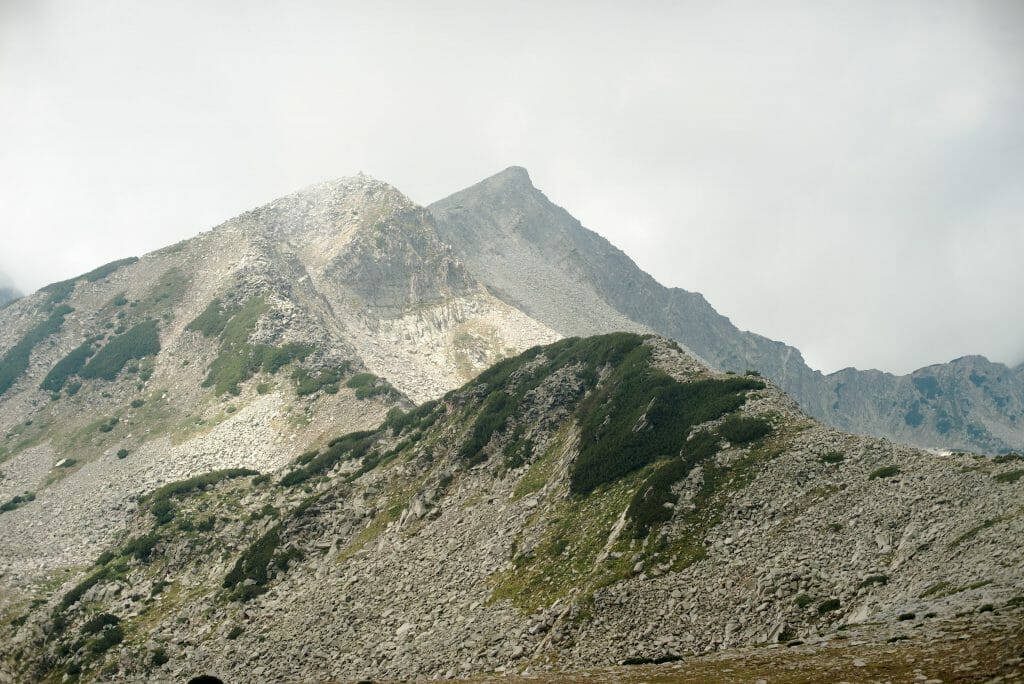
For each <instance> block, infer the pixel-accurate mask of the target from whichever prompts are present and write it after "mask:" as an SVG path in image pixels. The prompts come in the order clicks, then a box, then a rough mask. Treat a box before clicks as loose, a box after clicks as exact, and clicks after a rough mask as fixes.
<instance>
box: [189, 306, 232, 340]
mask: <svg viewBox="0 0 1024 684" xmlns="http://www.w3.org/2000/svg"><path fill="white" fill-rule="evenodd" d="M237 312H238V307H231V308H229V307H225V306H224V305H223V303H222V302H221V300H220V299H214V300H213V301H212V302H210V303H209V304H208V305H207V306H206V308H205V309H203V312H202V313H201V314H199V316H197V317H196V318H195V320H193V321H192V322H191V323H189V324H188V325H186V326H185V330H194V331H196V332H198V333H201V334H202V335H203V336H204V337H217V336H218V335H220V334H221V332H223V331H224V326H226V325H227V324H228V320H229V319H230V318H231V317H232V316H234V315H235V313H237Z"/></svg>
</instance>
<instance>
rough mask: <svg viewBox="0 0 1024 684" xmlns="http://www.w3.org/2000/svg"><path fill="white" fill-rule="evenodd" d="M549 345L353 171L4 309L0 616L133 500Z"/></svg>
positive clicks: (262, 464)
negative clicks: (352, 175) (28, 585)
mask: <svg viewBox="0 0 1024 684" xmlns="http://www.w3.org/2000/svg"><path fill="white" fill-rule="evenodd" d="M557 337H558V335H557V334H556V333H554V332H553V331H551V330H550V329H548V328H547V327H546V326H544V325H543V324H540V323H538V322H536V321H534V320H532V319H531V318H529V317H528V316H526V315H525V314H523V313H522V312H520V311H518V310H517V309H515V308H513V307H511V306H509V305H508V304H506V303H504V302H502V301H500V300H498V299H497V298H495V297H494V296H493V295H491V294H490V293H488V292H487V291H486V289H485V288H483V287H482V286H481V285H480V284H479V283H477V281H475V280H474V278H473V277H472V276H471V275H470V274H469V273H467V271H466V269H465V267H464V266H463V265H462V263H461V262H460V261H459V260H458V259H457V258H456V257H455V256H454V255H453V253H452V252H451V249H450V248H449V247H447V246H446V245H444V244H443V243H442V242H441V241H440V240H439V239H438V237H437V235H436V232H435V230H434V223H433V218H432V217H431V215H430V214H429V213H428V212H427V211H426V210H424V209H423V208H421V207H417V206H416V205H414V204H413V203H411V202H410V201H409V200H408V199H407V198H405V197H404V196H403V195H401V193H399V192H398V191H397V190H395V189H394V188H392V187H391V186H388V185H387V184H385V183H381V182H379V181H375V180H373V179H370V178H367V177H363V176H360V177H356V178H349V179H341V180H338V181H333V182H330V183H322V184H319V185H316V186H313V187H310V188H306V189H304V190H302V191H300V192H297V193H294V194H292V195H289V196H287V197H284V198H281V199H279V200H277V201H275V202H272V203H270V204H268V205H266V206H264V207H261V208H258V209H255V210H253V211H250V212H247V213H245V214H243V215H241V216H238V217H236V218H234V219H232V220H230V221H228V222H226V223H224V224H223V225H221V226H218V227H217V228H215V229H213V230H212V231H209V232H206V233H203V234H201V235H199V236H198V237H196V238H194V239H191V240H186V241H184V242H181V243H179V244H177V245H173V246H171V247H168V248H165V249H162V250H160V251H157V252H154V253H152V254H148V255H145V256H143V257H142V258H139V259H135V258H130V259H124V260H121V261H117V262H114V263H112V264H108V265H106V266H103V267H100V268H98V269H95V270H94V271H91V272H89V273H87V274H83V275H82V276H80V277H77V278H74V279H71V280H68V281H65V282H61V283H55V284H53V285H50V286H48V287H46V288H43V289H42V290H41V291H39V292H37V293H35V294H33V295H30V296H28V297H25V298H23V299H20V300H18V301H15V302H12V303H11V304H9V305H8V306H7V307H5V308H3V309H2V310H0V506H4V507H5V510H3V511H0V586H2V591H0V608H2V607H3V605H4V604H5V603H6V602H7V601H9V600H16V598H17V591H16V589H17V588H19V587H22V586H24V585H25V584H26V583H30V582H33V581H37V580H41V579H45V577H47V576H49V575H50V574H52V573H59V572H61V571H63V570H64V569H66V568H68V567H73V566H75V565H77V564H80V563H82V562H84V561H86V560H91V559H92V558H93V557H94V556H95V554H96V552H97V549H98V548H100V547H101V546H102V545H104V544H106V543H108V541H109V537H110V535H111V534H112V533H113V532H115V531H117V530H120V529H122V528H123V526H124V524H125V521H126V516H127V513H128V511H129V510H130V509H131V507H132V501H133V499H134V497H135V496H136V495H138V494H141V493H145V492H147V491H150V490H152V489H153V488H155V487H156V486H158V485H160V484H163V483H165V482H168V481H172V480H177V479H181V478H184V477H189V476H191V475H195V474H198V473H204V472H207V471H210V470H214V469H218V468H225V467H247V468H253V469H257V470H260V471H266V470H273V469H275V468H277V467H279V466H280V465H282V464H284V463H286V462H288V461H289V460H290V459H292V458H294V457H295V456H296V455H298V454H299V453H301V452H303V451H304V450H306V449H307V448H309V445H311V444H319V443H321V442H322V441H323V439H325V437H326V436H328V435H334V434H338V433H340V432H348V431H352V430H358V429H365V428H369V427H371V426H373V425H376V424H377V423H379V422H380V420H381V419H382V418H383V417H384V415H385V414H386V412H387V411H388V410H389V409H390V408H391V407H392V406H395V405H405V406H408V405H410V401H422V400H424V399H427V398H432V397H436V396H439V395H441V394H443V393H444V392H445V391H447V390H449V389H452V388H454V387H457V386H459V385H461V384H462V383H463V382H465V381H466V380H467V379H469V378H471V377H473V376H474V375H476V374H477V373H479V372H480V371H481V370H482V369H484V368H486V367H487V366H488V365H490V364H491V363H493V362H494V361H496V360H498V359H500V358H503V357H505V356H507V355H509V354H514V353H517V352H519V351H522V350H523V349H526V348H527V347H530V346H532V345H535V344H538V343H543V342H550V341H553V340H554V339H557ZM33 497H34V498H33Z"/></svg>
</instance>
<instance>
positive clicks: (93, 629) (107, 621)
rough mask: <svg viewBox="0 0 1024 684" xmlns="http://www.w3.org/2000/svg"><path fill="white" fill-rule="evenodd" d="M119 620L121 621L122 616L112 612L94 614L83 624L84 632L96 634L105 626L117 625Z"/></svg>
mask: <svg viewBox="0 0 1024 684" xmlns="http://www.w3.org/2000/svg"><path fill="white" fill-rule="evenodd" d="M119 622H121V618H119V617H117V616H116V615H111V614H110V613H99V614H98V615H94V616H93V617H91V618H89V620H87V621H86V622H85V624H84V625H82V634H85V635H90V634H96V633H97V632H99V631H101V630H102V629H103V628H104V627H108V626H111V625H116V624H117V623H119Z"/></svg>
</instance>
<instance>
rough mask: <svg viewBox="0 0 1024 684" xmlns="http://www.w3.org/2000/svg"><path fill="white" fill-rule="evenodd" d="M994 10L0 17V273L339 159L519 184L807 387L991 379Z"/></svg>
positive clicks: (997, 209)
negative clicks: (925, 368)
mask: <svg viewBox="0 0 1024 684" xmlns="http://www.w3.org/2000/svg"><path fill="white" fill-rule="evenodd" d="M552 5H557V6H556V7H552ZM1021 8H1024V4H1022V3H1018V2H1013V1H1012V0H1010V1H1007V2H983V1H980V0H962V1H961V2H942V1H940V0H926V1H924V2H862V1H858V2H818V1H810V0H808V1H807V2H804V3H785V2H773V3H764V2H744V3H736V2H725V3H722V2H704V3H696V2H689V3H686V2H668V1H666V2H660V3H655V2H630V3H611V2H608V3H597V2H578V3H570V2H560V3H550V2H536V3H533V2H521V3H482V2H479V1H476V2H430V3H422V2H412V1H410V2H402V3H399V2H376V3H365V2H360V3H348V2H302V1H295V0H291V1H289V2H269V1H263V2H259V3H244V2H237V3H232V2H217V3H210V2H175V3H140V2H129V1H124V2H104V1H102V0H92V1H90V2H87V3H85V2H75V1H68V2H46V1H41V0H26V1H25V2H11V1H10V0H0V131H3V142H2V144H0V209H2V211H3V217H4V221H3V224H2V228H0V231H2V235H0V270H5V271H7V272H9V273H10V274H11V275H12V277H13V278H14V280H15V282H16V283H17V285H18V286H19V287H20V288H21V289H23V290H31V289H34V288H36V287H39V286H40V285H43V284H45V283H46V282H50V281H53V280H57V279H61V278H65V277H68V276H71V275H74V274H77V273H80V272H83V271H85V270H88V269H90V268H92V267H94V266H96V265H98V264H100V263H104V262H107V261H110V260H112V259H114V258H118V257H121V256H125V255H130V254H141V253H143V252H146V251H149V250H152V249H155V248H158V247H160V246H162V245H165V244H168V243H171V242H174V241H176V240H179V239H181V238H184V237H188V236H190V235H193V234H195V233H197V232H199V231H200V230H205V229H207V228H210V227H212V226H213V225H215V224H217V223H219V222H221V221H223V220H224V219H226V218H228V217H230V216H232V215H234V214H237V213H239V212H241V211H244V210H245V209H248V208H251V207H253V206H256V205H258V204H262V203H264V202H267V201H269V200H271V199H273V198H275V197H277V196H279V195H282V194H284V193H286V192H289V191H292V190H294V189H296V188H298V187H301V186H303V185H306V184H309V183H312V182H316V181H319V180H323V179H326V178H332V177H337V176H343V175H350V174H353V173H355V172H357V171H360V170H362V171H365V172H367V173H370V174H372V175H374V176H377V177H379V178H381V179H384V180H387V181H389V182H391V183H393V184H394V185H396V186H397V187H398V188H399V189H401V190H403V191H404V192H405V193H406V194H408V195H409V196H410V197H411V198H412V199H414V200H416V201H418V202H421V203H429V202H430V201H433V200H434V199H438V198H440V197H442V196H444V195H446V194H448V193H450V192H453V191H455V190H458V189H460V188H462V187H464V186H466V185H469V184H471V183H474V182H476V181H477V180H480V179H481V178H483V177H485V176H487V175H490V174H492V173H494V172H497V171H499V170H501V169H502V168H504V167H506V166H509V165H511V164H521V165H523V166H526V167H527V168H528V169H529V170H530V172H531V175H532V176H533V179H534V182H535V183H536V184H537V185H538V187H540V188H541V189H542V190H544V191H545V192H546V193H547V194H548V196H549V197H550V198H551V199H552V200H554V201H555V202H557V203H559V204H561V205H562V206H564V207H566V208H567V209H568V210H569V211H570V212H571V213H573V214H574V215H575V216H577V217H579V218H580V219H581V220H582V221H583V223H584V225H586V226H588V227H590V228H592V229H594V230H596V231H597V232H599V233H601V234H602V235H604V236H606V237H607V238H609V239H610V240H611V241H612V242H614V243H615V244H616V245H618V246H619V247H621V248H622V249H624V250H625V251H626V252H627V253H628V254H629V255H630V256H632V257H633V258H634V259H635V260H636V261H637V263H638V264H639V265H640V266H641V267H642V268H644V269H645V270H647V271H649V272H651V273H652V274H653V275H654V276H655V277H657V278H658V279H659V280H660V281H661V282H663V283H665V284H668V285H677V286H680V287H684V288H687V289H690V290H696V291H700V292H702V293H704V294H705V296H706V297H707V298H708V300H709V301H710V302H711V303H712V305H714V306H715V307H716V308H717V309H718V310H719V311H720V312H721V313H723V314H725V315H727V316H729V317H730V318H731V319H732V320H733V322H735V323H736V324H737V325H739V326H740V327H741V328H745V329H750V330H754V331H756V332H759V333H761V334H764V335H768V336H770V337H773V338H776V339H781V340H784V341H786V342H788V343H791V344H794V345H796V346H798V347H800V348H801V350H803V352H804V354H805V356H806V357H807V359H808V362H809V363H810V364H811V365H812V366H814V367H817V368H822V369H824V370H835V369H837V368H840V367H843V366H847V365H855V366H858V367H862V368H864V367H877V368H882V369H884V370H890V371H896V372H905V371H908V370H911V369H912V368H916V367H918V366H922V365H925V364H928V363H936V362H943V361H947V360H949V359H951V358H954V357H956V356H961V355H964V354H969V353H981V354H985V355H987V356H989V357H990V358H992V359H994V360H999V361H1004V362H1009V363H1014V364H1015V363H1019V362H1021V361H1024V316H1022V315H1021V314H1022V310H1021V309H1022V307H1021V305H1020V304H1019V301H1020V296H1021V294H1022V293H1024V269H1022V268H1021V263H1020V262H1021V255H1024V123H1022V122H1024V87H1022V84H1024V48H1022V45H1024V40H1022V36H1024V11H1022V9H1021Z"/></svg>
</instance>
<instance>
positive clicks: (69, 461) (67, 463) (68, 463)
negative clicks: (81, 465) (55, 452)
mask: <svg viewBox="0 0 1024 684" xmlns="http://www.w3.org/2000/svg"><path fill="white" fill-rule="evenodd" d="M75 465H78V461H77V460H76V459H74V458H65V459H61V463H60V467H61V468H71V467H73V466H75Z"/></svg>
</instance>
